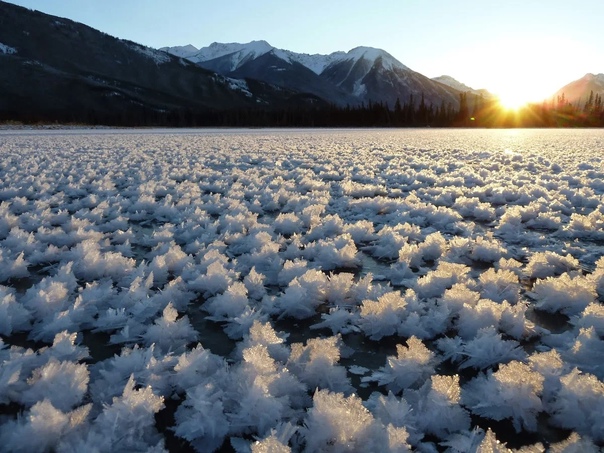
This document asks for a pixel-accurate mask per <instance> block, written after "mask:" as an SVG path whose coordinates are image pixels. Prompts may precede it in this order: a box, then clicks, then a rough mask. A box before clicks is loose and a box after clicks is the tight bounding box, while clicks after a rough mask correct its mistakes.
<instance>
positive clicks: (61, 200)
mask: <svg viewBox="0 0 604 453" xmlns="http://www.w3.org/2000/svg"><path fill="white" fill-rule="evenodd" d="M603 161H604V147H602V141H601V138H600V132H599V131H588V130H582V131H564V130H546V131H476V130H433V131H430V130H408V131H393V130H382V131H354V130H353V131H328V130H316V131H313V130H305V131H262V130H255V131H236V130H228V131H209V130H208V131H193V130H189V131H181V132H179V131H167V130H164V131H153V130H145V131H135V130H124V131H112V130H102V131H90V130H78V129H76V130H73V131H67V132H65V133H61V132H60V131H50V132H49V133H45V131H43V130H37V131H35V133H29V131H26V130H24V131H18V130H11V131H1V132H0V363H1V364H2V365H1V367H0V413H1V414H2V415H0V445H2V446H3V447H2V448H5V449H7V451H21V450H26V451H59V452H68V451H122V450H123V451H158V452H159V451H164V450H170V449H172V450H176V449H183V448H184V449H186V448H193V449H196V450H197V451H200V452H205V451H213V450H216V449H219V448H221V447H225V448H226V447H229V448H233V449H234V450H236V451H241V452H244V451H245V452H247V451H254V452H263V451H290V450H291V451H308V452H315V451H319V452H345V451H397V452H398V451H408V450H417V451H425V452H432V451H451V452H455V451H460V452H461V451H463V452H466V451H476V450H477V449H478V448H483V449H487V450H486V451H507V449H506V448H507V447H506V446H505V445H504V443H507V445H508V447H514V448H520V449H522V448H524V449H525V450H524V451H543V450H544V449H545V448H548V449H551V450H552V451H598V448H599V447H602V446H603V445H604V416H603V415H604V365H603V364H604V352H603V351H604V340H603V338H604V307H603V305H602V302H603V301H604V258H602V256H603V255H604V253H603V252H604V203H603V201H604V200H603V197H604V164H603V163H602V162H603ZM159 420H163V421H159ZM488 448H491V450H488Z"/></svg>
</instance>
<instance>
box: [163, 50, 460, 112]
mask: <svg viewBox="0 0 604 453" xmlns="http://www.w3.org/2000/svg"><path fill="white" fill-rule="evenodd" d="M192 48H194V47H193V46H190V45H189V46H184V47H170V48H167V47H165V48H163V49H162V50H165V51H167V52H169V53H172V54H174V55H179V56H185V55H188V56H185V58H187V59H188V60H190V61H192V62H194V63H197V64H198V65H200V66H202V67H203V68H206V69H209V70H212V71H216V72H218V73H220V74H223V75H225V76H228V77H237V78H255V79H258V80H262V81H265V82H268V83H271V84H275V85H278V86H282V87H285V88H289V89H293V90H298V91H301V92H308V93H311V94H314V95H317V96H319V97H322V98H323V99H326V100H328V101H330V102H333V103H336V104H339V105H346V104H353V105H354V104H361V103H364V102H382V103H385V104H388V105H390V106H393V105H394V103H395V102H396V100H397V98H398V99H400V100H401V102H406V101H408V100H409V99H412V100H413V101H414V102H416V103H419V102H420V99H421V96H422V93H423V95H424V98H425V101H426V102H428V103H433V104H435V105H440V104H441V103H442V102H443V101H444V102H446V103H449V102H450V103H451V104H452V105H456V104H457V102H458V92H457V91H456V90H455V89H451V88H450V87H448V86H443V85H442V84H439V83H435V82H433V81H431V80H430V79H428V78H427V77H425V76H423V75H421V74H419V73H417V72H415V71H412V70H411V69H409V68H408V67H407V66H405V65H404V64H402V63H401V62H400V61H398V60H397V59H396V58H394V57H393V56H392V55H390V54H389V53H388V52H386V51H384V50H381V49H375V48H372V47H356V48H354V49H352V50H350V51H348V52H342V51H339V52H333V53H331V54H329V55H320V54H315V55H309V54H302V53H296V52H292V51H289V50H284V49H277V48H275V47H273V46H271V45H270V44H269V43H267V42H266V41H252V42H250V43H247V44H240V43H227V44H221V43H213V44H211V45H210V46H208V47H203V48H201V49H199V51H197V52H193V53H190V51H191V49H192Z"/></svg>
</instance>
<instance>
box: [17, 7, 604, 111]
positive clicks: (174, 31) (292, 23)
mask: <svg viewBox="0 0 604 453" xmlns="http://www.w3.org/2000/svg"><path fill="white" fill-rule="evenodd" d="M10 3H15V4H18V5H22V6H26V7H28V8H32V9H37V10H39V11H42V12H45V13H48V14H53V15H57V16H61V17H68V18H70V19H73V20H76V21H78V22H83V23H85V24H87V25H90V26H91V27H94V28H96V29H99V30H102V31H104V32H106V33H108V34H110V35H113V36H117V37H119V38H124V39H130V40H132V41H136V42H138V43H141V44H145V45H147V46H150V47H155V48H158V47H163V46H176V45H186V44H193V45H194V46H196V47H198V48H199V47H205V46H207V45H209V44H211V43H212V42H215V41H216V42H241V43H244V42H249V41H252V40H260V39H263V40H266V41H268V42H269V43H270V44H271V45H273V46H275V47H278V48H281V49H287V50H292V51H295V52H304V53H311V54H312V53H321V54H327V53H331V52H334V51H338V50H344V51H347V50H350V49H352V48H354V47H357V46H370V47H377V48H380V49H384V50H386V51H387V52H389V53H390V54H392V55H393V56H394V57H395V58H397V59H398V60H399V61H401V62H402V63H403V64H405V65H406V66H408V67H410V68H411V69H413V70H415V71H418V72H420V73H422V74H424V75H426V76H428V77H435V76H439V75H443V74H447V75H450V76H452V77H454V78H456V79H457V80H459V81H460V82H463V83H465V84H466V85H469V86H471V87H472V88H487V89H489V90H491V91H493V92H495V93H498V94H502V95H506V93H512V92H513V90H515V91H516V92H518V91H522V95H521V96H523V97H530V98H534V99H542V98H544V97H547V96H549V95H551V94H552V93H553V92H555V91H556V90H557V89H559V88H561V87H562V86H563V85H565V84H567V83H569V82H571V81H573V80H576V79H578V78H580V77H582V76H584V75H585V74H586V73H588V72H591V73H602V72H604V32H603V31H602V30H603V29H604V0H574V1H571V0H482V1H478V0H372V1H361V0H332V1H327V0H305V1H295V0H294V1H287V0H226V1H221V0H218V1H216V0H211V1H210V0H207V1H206V0H11V1H10Z"/></svg>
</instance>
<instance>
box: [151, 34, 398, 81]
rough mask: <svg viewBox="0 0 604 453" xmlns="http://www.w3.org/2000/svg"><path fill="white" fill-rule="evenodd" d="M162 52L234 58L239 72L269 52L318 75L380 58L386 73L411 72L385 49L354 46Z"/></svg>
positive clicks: (254, 44) (225, 46)
mask: <svg viewBox="0 0 604 453" xmlns="http://www.w3.org/2000/svg"><path fill="white" fill-rule="evenodd" d="M160 50H163V51H165V52H168V53H171V54H172V55H175V56H178V57H182V58H186V59H188V60H190V61H192V62H194V63H203V62H206V61H211V60H214V59H217V58H222V57H225V56H231V61H232V67H231V70H232V71H234V70H236V69H237V68H239V67H240V66H241V65H243V64H244V63H245V62H247V61H249V60H250V59H253V58H257V57H259V56H261V55H264V54H266V53H269V52H272V53H273V54H274V55H275V56H277V57H278V58H281V59H282V60H285V61H287V62H290V63H294V62H296V63H300V64H301V65H303V66H305V67H307V68H308V69H310V70H311V71H313V72H314V73H315V74H318V75H320V74H321V73H322V72H323V71H324V70H325V69H326V68H327V67H328V66H330V65H332V64H334V63H338V62H342V61H351V62H352V63H356V62H357V61H359V60H367V61H369V62H374V61H376V60H377V59H379V58H381V59H382V65H383V67H384V68H385V69H387V70H392V69H394V68H399V69H403V70H407V69H409V68H407V67H406V66H405V65H404V64H402V63H401V62H400V61H398V60H397V59H396V58H394V57H393V56H392V55H390V54H389V53H388V52H386V51H384V50H382V49H376V48H373V47H364V46H361V47H355V48H354V49H352V50H350V51H348V52H343V51H337V52H332V53H330V54H328V55H323V54H305V53H297V52H292V51H290V50H285V49H278V48H276V47H273V46H271V45H270V44H269V43H268V42H266V41H251V42H249V43H246V44H241V43H217V42H214V43H212V44H210V45H209V46H207V47H202V48H201V49H197V48H196V47H195V46H192V45H190V44H189V45H187V46H175V47H162V48H161V49H160Z"/></svg>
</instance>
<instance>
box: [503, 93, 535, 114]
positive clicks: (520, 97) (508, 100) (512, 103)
mask: <svg viewBox="0 0 604 453" xmlns="http://www.w3.org/2000/svg"><path fill="white" fill-rule="evenodd" d="M498 98H499V104H501V106H502V107H503V108H504V109H506V110H520V109H521V108H522V107H525V106H526V105H527V104H528V103H529V101H530V95H527V94H525V93H522V92H517V91H515V92H507V93H506V92H504V93H501V94H499V96H498Z"/></svg>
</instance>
